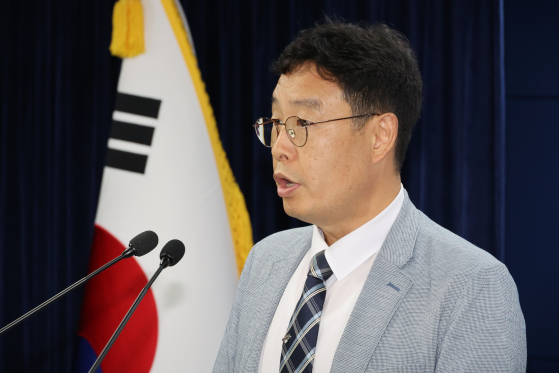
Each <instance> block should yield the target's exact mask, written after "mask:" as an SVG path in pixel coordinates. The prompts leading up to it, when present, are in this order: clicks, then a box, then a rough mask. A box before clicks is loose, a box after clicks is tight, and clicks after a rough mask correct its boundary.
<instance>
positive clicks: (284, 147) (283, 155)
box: [272, 126, 297, 162]
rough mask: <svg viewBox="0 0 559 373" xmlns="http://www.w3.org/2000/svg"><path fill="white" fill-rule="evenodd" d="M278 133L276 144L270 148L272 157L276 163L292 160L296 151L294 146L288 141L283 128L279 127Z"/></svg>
mask: <svg viewBox="0 0 559 373" xmlns="http://www.w3.org/2000/svg"><path fill="white" fill-rule="evenodd" d="M279 127H280V133H279V135H278V138H277V140H276V143H275V144H274V145H273V146H272V157H273V158H274V160H276V161H278V162H282V161H290V160H293V159H294V158H295V156H296V153H297V150H296V149H295V145H293V143H292V142H291V141H290V140H289V139H288V137H287V134H286V132H285V126H279Z"/></svg>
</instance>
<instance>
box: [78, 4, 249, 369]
mask: <svg viewBox="0 0 559 373" xmlns="http://www.w3.org/2000/svg"><path fill="white" fill-rule="evenodd" d="M142 4H143V9H144V30H145V53H144V54H142V55H140V56H137V57H134V58H130V59H125V60H123V63H122V69H121V73H120V79H119V84H118V93H117V100H116V104H115V111H114V114H113V126H112V129H111V138H110V140H109V144H108V148H109V149H108V154H107V164H106V167H105V169H104V174H103V181H102V187H101V194H100V200H99V207H98V210H97V216H96V220H95V224H96V226H95V235H94V243H93V247H92V254H91V262H90V271H92V270H95V269H96V268H98V267H99V266H101V265H103V264H104V263H106V262H107V261H109V260H111V259H113V258H114V257H116V256H118V255H119V254H120V253H121V252H122V251H124V250H125V249H126V247H127V245H128V242H129V240H130V239H131V238H133V237H134V236H135V235H137V234H138V233H141V232H143V231H145V230H153V231H155V232H156V233H157V234H158V236H159V242H160V244H159V247H158V248H156V249H155V250H154V251H152V252H151V253H149V254H147V255H145V256H143V257H140V258H136V257H133V258H129V259H125V260H123V261H121V262H119V263H117V264H116V265H114V266H113V267H111V268H110V269H109V270H107V271H105V272H103V273H102V274H101V275H99V276H97V277H96V278H94V279H93V280H92V281H90V282H89V283H88V285H87V287H86V290H85V295H84V304H83V311H82V317H81V321H80V327H79V336H80V343H79V348H78V359H77V365H76V371H79V372H81V371H84V372H87V371H88V370H89V367H91V365H92V364H93V361H94V360H95V358H96V357H97V356H98V355H99V353H100V352H101V350H102V349H103V347H104V346H105V344H106V342H107V341H108V339H109V338H110V336H111V335H112V333H113V332H114V330H115V329H116V326H117V325H118V323H120V321H121V319H122V317H123V316H124V314H125V313H126V311H127V310H128V308H129V307H130V305H131V304H132V302H133V301H134V299H135V298H136V296H137V295H138V293H139V292H140V290H141V288H142V287H143V286H144V285H145V284H146V283H147V281H148V279H149V278H151V276H152V275H153V274H154V273H155V271H156V270H157V268H158V266H159V252H160V249H161V247H162V246H163V245H164V244H165V243H166V242H168V241H169V240H171V239H179V240H181V241H182V242H183V243H184V244H185V246H186V254H185V256H184V258H183V259H182V261H181V262H180V263H178V264H177V265H176V266H174V267H169V268H167V269H165V270H164V271H163V272H162V273H161V275H160V276H159V278H158V279H157V281H156V282H155V283H154V285H153V287H152V288H151V290H150V292H149V293H148V295H147V296H146V298H145V299H144V301H142V303H141V304H140V307H138V309H137V311H136V313H135V314H134V316H132V318H131V320H130V322H129V323H128V324H127V326H126V327H125V328H124V330H123V332H122V334H121V335H120V337H119V338H118V339H117V341H116V343H115V345H114V346H113V348H112V349H111V351H110V352H109V353H108V355H107V356H106V358H105V360H104V361H103V364H102V365H101V370H102V372H104V373H116V372H135V373H138V372H154V373H159V372H161V373H163V372H165V373H168V372H210V371H211V369H212V366H213V363H214V360H215V357H216V356H217V352H218V349H219V344H220V341H221V338H222V335H223V332H224V330H225V325H226V322H227V318H228V315H229V312H230V310H231V306H232V302H233V296H234V292H235V288H236V285H237V281H238V273H239V272H238V271H239V268H242V265H243V263H244V259H245V258H246V254H247V253H248V251H249V250H250V248H251V246H252V233H251V230H250V221H249V218H248V213H247V211H246V207H245V204H244V199H243V196H242V194H241V192H240V190H239V188H238V186H237V184H236V183H235V181H234V178H233V175H232V173H231V169H230V167H229V164H228V163H227V159H226V157H225V153H224V151H223V149H222V147H221V143H220V141H219V136H218V133H217V127H216V125H215V120H214V118H213V113H212V110H211V107H210V104H209V99H208V96H207V94H206V93H205V90H204V85H203V82H202V80H201V77H200V72H199V70H198V67H197V62H196V58H195V55H194V53H193V49H192V47H191V45H192V43H191V42H190V41H189V36H188V26H187V24H186V20H185V18H184V15H183V13H182V10H181V8H180V5H179V4H177V3H175V1H173V0H143V1H142Z"/></svg>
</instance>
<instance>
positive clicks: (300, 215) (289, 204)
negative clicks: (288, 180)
mask: <svg viewBox="0 0 559 373" xmlns="http://www.w3.org/2000/svg"><path fill="white" fill-rule="evenodd" d="M283 210H284V211H285V213H286V214H287V215H288V216H291V217H292V218H295V219H299V220H301V221H304V222H305V223H309V224H313V223H312V222H310V221H309V220H312V219H310V214H309V208H308V206H302V205H301V204H300V203H296V202H295V201H293V200H292V199H287V198H284V199H283Z"/></svg>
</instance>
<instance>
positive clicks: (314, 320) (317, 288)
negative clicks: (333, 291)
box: [279, 251, 332, 373]
mask: <svg viewBox="0 0 559 373" xmlns="http://www.w3.org/2000/svg"><path fill="white" fill-rule="evenodd" d="M331 275H332V270H331V269H330V265H329V264H328V262H327V261H326V257H325V256H324V251H321V252H319V253H317V254H316V255H315V256H314V257H313V258H312V260H311V264H310V266H309V274H308V275H307V281H305V287H304V288H303V294H302V295H301V299H300V300H299V303H297V307H295V311H294V312H293V316H291V320H290V321H289V326H288V327H287V334H286V335H285V337H284V338H283V346H282V350H281V362H280V369H279V371H280V373H310V372H312V368H313V363H314V354H315V351H316V340H317V337H318V326H319V323H320V319H321V316H322V307H323V306H324V300H325V299H326V285H324V282H325V281H326V280H328V278H329V277H330V276H331Z"/></svg>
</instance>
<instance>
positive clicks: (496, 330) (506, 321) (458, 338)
mask: <svg viewBox="0 0 559 373" xmlns="http://www.w3.org/2000/svg"><path fill="white" fill-rule="evenodd" d="M526 353H527V352H526V325H525V323H524V316H523V315H522V310H521V309H520V303H519V300H518V292H517V289H516V285H515V284H514V281H513V279H512V277H511V276H510V274H509V272H508V270H507V269H506V267H505V266H504V265H503V264H501V263H492V264H490V265H487V266H485V267H482V268H481V269H479V270H478V271H477V273H476V274H475V275H474V276H473V277H472V278H471V279H470V281H469V282H468V284H467V285H466V286H465V287H464V289H463V291H462V294H461V295H460V297H459V299H458V301H457V302H456V305H455V307H454V311H453V314H452V316H451V320H450V325H449V328H448V330H447V333H446V335H445V336H444V338H443V340H442V342H441V344H440V345H439V348H438V351H437V356H438V358H437V362H436V366H435V372H515V373H516V372H525V371H526V358H527V356H526Z"/></svg>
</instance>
